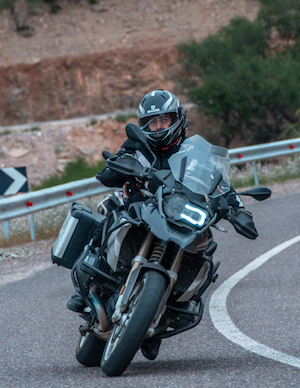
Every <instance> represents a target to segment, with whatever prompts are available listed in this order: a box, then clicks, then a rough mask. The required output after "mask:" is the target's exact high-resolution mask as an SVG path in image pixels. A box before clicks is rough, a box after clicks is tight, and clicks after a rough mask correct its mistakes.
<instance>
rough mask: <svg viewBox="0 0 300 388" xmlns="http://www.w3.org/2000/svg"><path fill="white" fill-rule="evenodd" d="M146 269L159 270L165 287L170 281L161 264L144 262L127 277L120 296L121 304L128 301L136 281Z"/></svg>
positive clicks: (123, 304)
mask: <svg viewBox="0 0 300 388" xmlns="http://www.w3.org/2000/svg"><path fill="white" fill-rule="evenodd" d="M147 271H157V272H160V273H161V274H162V275H163V276H164V277H165V279H166V284H167V287H168V286H169V283H170V276H169V273H168V271H167V270H166V269H165V268H164V267H163V266H162V265H161V264H157V263H146V264H143V265H141V266H140V267H138V268H136V269H135V270H134V271H133V272H132V274H131V276H130V279H129V283H128V284H127V287H126V289H125V292H124V295H123V298H122V304H121V306H125V305H126V304H127V303H128V300H129V297H130V295H131V292H132V290H133V289H134V287H135V285H136V283H137V281H138V280H139V279H140V278H141V277H142V276H143V275H144V273H145V272H147Z"/></svg>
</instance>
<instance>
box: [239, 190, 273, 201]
mask: <svg viewBox="0 0 300 388" xmlns="http://www.w3.org/2000/svg"><path fill="white" fill-rule="evenodd" d="M237 194H239V195H248V196H249V197H252V198H254V199H256V200H257V201H264V200H265V199H268V198H269V197H270V196H271V194H272V191H271V190H270V189H268V188H267V187H253V188H252V189H250V190H246V191H242V192H241V193H237Z"/></svg>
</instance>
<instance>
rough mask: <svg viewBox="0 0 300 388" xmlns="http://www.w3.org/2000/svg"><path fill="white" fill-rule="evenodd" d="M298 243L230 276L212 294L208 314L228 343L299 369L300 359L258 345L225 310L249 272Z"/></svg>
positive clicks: (280, 248)
mask: <svg viewBox="0 0 300 388" xmlns="http://www.w3.org/2000/svg"><path fill="white" fill-rule="evenodd" d="M298 242H300V236H297V237H295V238H293V239H291V240H289V241H286V242H284V243H282V244H280V245H278V246H277V247H275V248H273V249H271V250H270V251H268V252H266V253H265V254H263V255H261V256H259V257H258V258H257V259H255V260H254V261H252V262H251V263H250V264H248V265H247V266H246V267H244V268H243V269H241V270H240V271H238V272H237V273H235V274H234V275H232V276H231V277H230V278H229V279H227V280H226V281H225V282H224V283H223V284H221V286H220V287H219V288H217V289H216V291H215V292H214V293H213V294H212V297H211V300H210V304H209V312H210V316H211V319H212V322H213V324H214V326H215V328H216V329H217V330H218V331H219V332H220V333H221V334H223V335H224V336H225V337H226V338H228V339H229V340H230V341H232V342H234V343H235V344H237V345H240V346H242V347H243V348H244V349H246V350H249V351H250V352H253V353H256V354H259V355H260V356H263V357H266V358H270V359H272V360H275V361H279V362H281V363H283V364H287V365H291V366H294V367H296V368H299V369H300V358H297V357H293V356H290V355H288V354H286V353H282V352H279V351H277V350H275V349H272V348H270V347H268V346H266V345H263V344H260V343H259V342H257V341H255V340H253V339H252V338H250V337H248V336H247V335H245V334H243V333H242V332H241V331H240V330H239V329H238V328H237V327H236V326H235V325H234V323H233V322H232V320H231V319H230V317H229V315H228V312H227V308H226V301H227V297H228V295H229V292H230V291H231V290H232V288H233V287H234V286H235V285H236V284H237V283H238V282H239V281H240V280H242V279H243V278H244V277H245V276H247V275H248V274H249V273H250V272H251V271H254V270H256V269H257V268H259V267H260V266H261V265H262V264H264V263H265V262H267V261H268V260H269V259H271V258H272V257H273V256H275V255H277V254H278V253H280V252H281V251H283V250H284V249H287V248H289V247H290V246H291V245H293V244H296V243H298Z"/></svg>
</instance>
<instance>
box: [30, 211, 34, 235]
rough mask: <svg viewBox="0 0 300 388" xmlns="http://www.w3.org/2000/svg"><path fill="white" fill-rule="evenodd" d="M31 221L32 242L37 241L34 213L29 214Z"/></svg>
mask: <svg viewBox="0 0 300 388" xmlns="http://www.w3.org/2000/svg"><path fill="white" fill-rule="evenodd" d="M29 219H30V235H31V240H35V230H34V217H33V213H31V214H29Z"/></svg>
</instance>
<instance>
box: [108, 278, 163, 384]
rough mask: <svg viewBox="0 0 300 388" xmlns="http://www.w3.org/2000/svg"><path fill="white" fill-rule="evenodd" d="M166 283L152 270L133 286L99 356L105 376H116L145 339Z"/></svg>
mask: <svg viewBox="0 0 300 388" xmlns="http://www.w3.org/2000/svg"><path fill="white" fill-rule="evenodd" d="M165 288H166V280H165V278H164V276H163V275H162V274H160V273H159V272H156V271H148V272H146V273H145V274H144V275H143V276H142V277H141V279H140V280H139V281H138V283H137V284H136V286H135V288H134V290H133V292H132V294H131V296H130V302H129V306H128V309H127V310H126V312H124V313H123V315H122V319H121V321H120V322H118V324H117V325H116V326H114V328H113V331H112V333H111V336H110V338H109V340H108V342H107V344H106V347H105V349H104V352H103V355H102V361H101V368H102V370H103V372H104V373H105V374H106V375H107V376H120V375H121V374H122V373H123V372H124V370H125V369H126V368H127V366H128V365H129V364H130V362H131V360H132V359H133V357H134V355H135V353H136V352H137V351H138V349H139V348H140V345H141V343H142V341H143V339H144V338H145V335H146V333H147V331H148V328H149V326H150V325H151V322H152V319H153V318H154V316H155V313H156V312H157V309H158V306H159V303H160V301H161V299H162V296H163V294H164V292H165Z"/></svg>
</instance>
